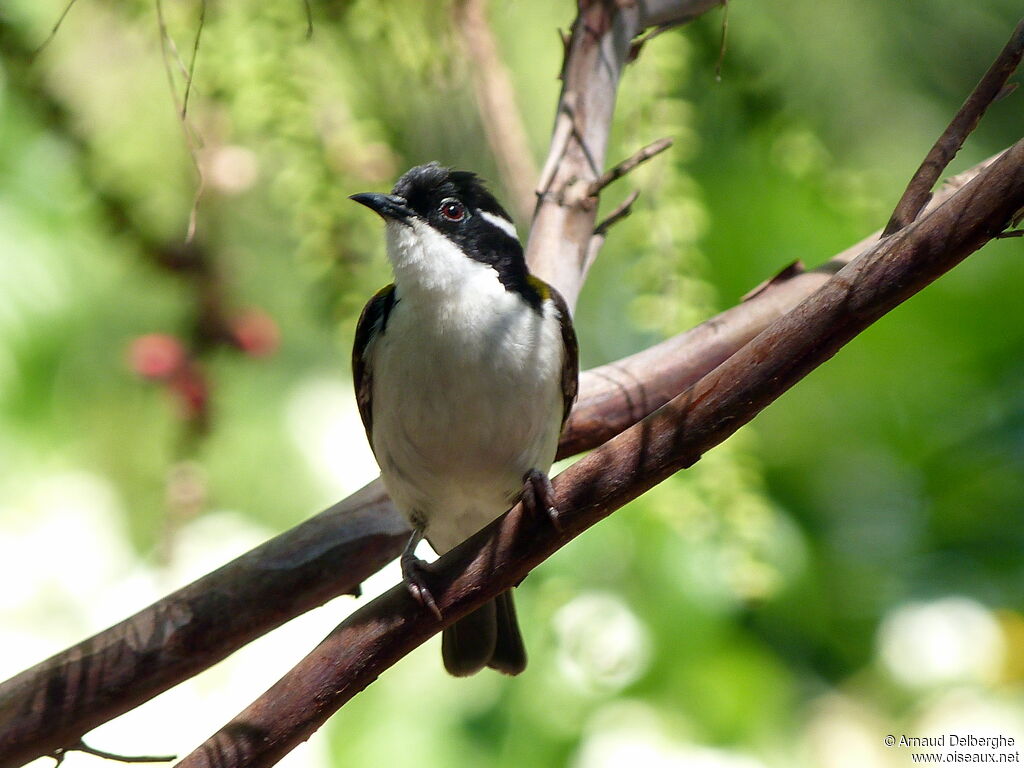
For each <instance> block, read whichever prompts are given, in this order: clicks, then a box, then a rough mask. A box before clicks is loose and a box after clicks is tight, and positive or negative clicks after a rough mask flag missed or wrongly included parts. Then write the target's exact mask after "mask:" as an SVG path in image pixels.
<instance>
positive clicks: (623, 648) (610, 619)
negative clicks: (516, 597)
mask: <svg viewBox="0 0 1024 768" xmlns="http://www.w3.org/2000/svg"><path fill="white" fill-rule="evenodd" d="M554 625H555V633H556V634H557V637H558V663H559V667H560V668H561V670H562V673H563V674H564V675H565V676H566V677H567V678H569V680H571V681H572V682H574V683H575V684H576V685H578V686H579V687H580V688H583V689H597V690H620V689H622V688H624V687H625V686H627V685H629V684H630V683H632V682H633V681H634V680H636V679H637V678H638V677H640V675H641V674H643V672H644V670H645V669H646V668H647V664H648V661H649V659H650V639H649V636H648V632H647V630H646V628H645V627H644V625H643V624H641V623H640V620H639V619H638V618H637V617H636V615H635V614H634V613H633V612H632V611H631V610H630V609H629V607H628V606H627V605H626V604H625V603H624V602H623V601H622V600H621V599H619V598H618V597H616V596H615V595H611V594H606V593H597V592H591V593H585V594H582V595H580V596H578V597H576V598H575V599H573V600H572V601H571V602H569V603H568V604H567V605H565V606H564V607H563V608H562V609H561V610H559V611H558V613H557V614H555V617H554Z"/></svg>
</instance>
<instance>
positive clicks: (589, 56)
mask: <svg viewBox="0 0 1024 768" xmlns="http://www.w3.org/2000/svg"><path fill="white" fill-rule="evenodd" d="M719 4H720V0H637V2H621V0H620V1H617V0H579V14H578V15H577V17H576V21H575V22H574V23H573V26H572V34H571V36H570V37H569V40H568V42H567V43H566V52H565V63H564V64H563V67H562V93H561V95H560V96H559V99H558V109H557V111H556V113H555V127H554V131H553V134H552V139H551V148H550V150H549V152H548V157H547V160H546V161H545V163H544V167H543V169H542V170H541V173H540V180H539V182H538V184H537V196H538V199H537V208H536V210H535V211H534V215H533V225H532V228H531V230H530V240H529V242H528V243H527V246H526V259H527V261H528V262H529V264H530V269H531V271H533V272H534V273H536V274H537V275H538V276H540V277H542V278H543V279H545V280H547V281H548V282H549V283H551V284H552V285H554V286H555V287H556V288H557V289H558V290H559V291H560V292H561V294H562V295H563V296H564V297H565V300H566V302H568V304H569V306H570V307H575V306H576V299H577V297H578V296H579V292H580V288H581V287H582V285H583V278H584V276H585V272H586V270H585V265H586V264H587V261H588V247H589V244H590V239H591V236H592V235H593V232H594V220H595V218H596V216H597V202H598V201H597V196H596V194H592V191H594V190H595V189H596V188H595V187H594V184H595V182H597V180H598V179H599V178H600V177H601V175H602V173H603V172H604V161H605V153H606V150H607V147H608V134H609V132H610V130H611V120H612V113H613V112H614V110H615V95H616V91H617V88H618V84H619V78H620V76H621V74H622V70H623V68H624V67H625V66H626V64H627V63H629V60H630V45H631V43H632V41H633V38H635V37H636V36H637V35H638V34H639V33H640V32H642V31H643V30H644V29H645V28H646V27H648V26H660V25H675V24H682V23H684V22H687V21H690V20H692V19H694V18H696V17H697V16H699V15H701V14H702V13H705V12H706V11H708V10H710V9H711V8H714V7H715V6H717V5H719Z"/></svg>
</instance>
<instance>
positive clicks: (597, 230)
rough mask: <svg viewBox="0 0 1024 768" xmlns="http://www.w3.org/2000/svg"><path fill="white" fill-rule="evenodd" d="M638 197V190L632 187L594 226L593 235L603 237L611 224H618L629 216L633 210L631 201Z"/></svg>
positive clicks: (633, 201)
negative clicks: (623, 198)
mask: <svg viewBox="0 0 1024 768" xmlns="http://www.w3.org/2000/svg"><path fill="white" fill-rule="evenodd" d="M638 197H640V190H638V189H634V190H633V191H632V192H630V193H629V195H627V197H626V199H625V200H623V201H622V202H621V203H619V204H618V205H617V206H615V208H614V209H613V210H612V212H611V213H609V214H608V215H607V216H605V217H604V218H603V219H602V220H601V221H600V223H599V224H598V225H597V226H596V227H594V236H595V237H600V238H604V237H605V235H607V234H608V230H609V229H611V228H612V226H613V225H615V224H618V223H619V222H620V221H622V220H623V219H624V218H626V217H627V216H629V214H631V213H632V212H633V203H635V202H636V199H637V198H638Z"/></svg>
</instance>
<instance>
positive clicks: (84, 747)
mask: <svg viewBox="0 0 1024 768" xmlns="http://www.w3.org/2000/svg"><path fill="white" fill-rule="evenodd" d="M67 752H84V753H85V754H87V755H94V756H95V757H102V758H104V759H105V760H116V761H117V762H119V763H169V762H171V761H172V760H177V758H178V756H177V755H119V754H117V753H116V752H107V751H105V750H102V749H96V747H90V746H89V745H88V744H86V743H85V742H84V741H81V740H79V742H78V743H77V744H75V746H73V747H71V748H70V749H67V750H65V753H67ZM63 756H64V755H63V754H62V755H61V757H63Z"/></svg>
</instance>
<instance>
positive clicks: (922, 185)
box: [883, 19, 1024, 235]
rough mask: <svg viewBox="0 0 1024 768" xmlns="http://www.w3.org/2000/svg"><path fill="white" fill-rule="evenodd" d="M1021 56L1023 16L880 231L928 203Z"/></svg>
mask: <svg viewBox="0 0 1024 768" xmlns="http://www.w3.org/2000/svg"><path fill="white" fill-rule="evenodd" d="M1022 56H1024V19H1021V20H1020V21H1019V22H1018V23H1017V26H1016V27H1015V28H1014V30H1013V34H1012V35H1010V39H1009V41H1008V42H1007V43H1006V45H1005V46H1004V47H1003V50H1002V51H1001V52H1000V53H999V56H998V57H997V58H996V60H995V61H994V62H993V63H992V66H991V67H989V68H988V71H987V72H986V73H985V74H984V76H983V77H982V78H981V80H980V81H979V82H978V84H977V85H976V86H975V87H974V90H973V91H971V95H970V96H968V97H967V100H966V101H965V102H964V103H963V106H961V107H960V109H959V111H957V113H956V115H955V116H954V117H953V119H952V120H951V121H950V123H949V125H948V126H947V127H946V130H945V131H943V132H942V135H941V136H939V138H938V140H937V141H936V142H935V144H934V145H933V146H932V148H931V150H929V152H928V154H927V156H926V157H925V159H924V160H923V161H922V162H921V165H920V167H919V168H918V169H917V171H916V172H915V173H914V176H913V177H912V178H911V179H910V183H909V184H908V185H907V188H906V190H905V191H904V192H903V196H902V197H900V200H899V202H898V203H897V204H896V209H895V210H894V211H893V214H892V217H891V218H890V219H889V223H888V224H886V225H885V231H884V233H883V234H885V235H891V234H892V233H893V232H896V231H897V230H899V229H902V228H903V227H905V226H907V224H909V223H910V222H912V221H913V220H914V219H916V218H917V215H918V214H919V213H921V210H922V209H923V208H924V206H925V204H926V203H927V202H928V197H929V195H930V194H931V191H932V187H933V186H935V182H936V181H938V179H939V176H941V175H942V172H943V171H944V170H945V169H946V166H947V165H949V163H950V161H951V160H952V159H953V158H954V157H955V156H956V153H957V152H959V151H960V147H962V146H963V145H964V141H965V140H966V139H967V137H968V136H969V135H970V133H971V131H973V130H974V128H975V127H976V126H977V125H978V121H979V120H981V117H982V115H984V114H985V111H986V110H987V109H988V108H989V105H990V104H991V103H992V102H993V101H995V100H996V99H997V98H998V97H999V95H1000V93H1002V91H1003V88H1004V87H1005V85H1006V81H1007V80H1009V78H1010V75H1012V74H1013V73H1014V71H1015V70H1016V69H1017V67H1018V66H1019V65H1020V60H1021V57H1022Z"/></svg>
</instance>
